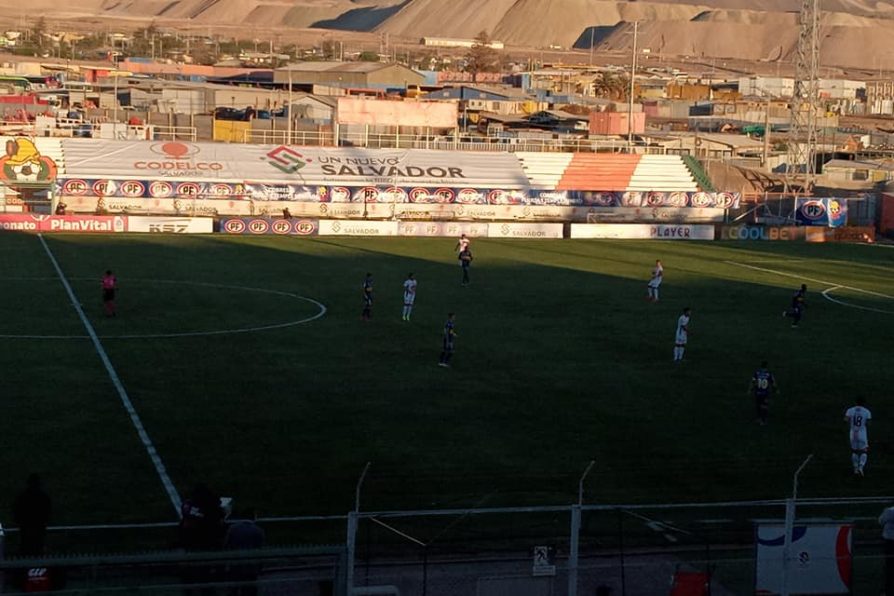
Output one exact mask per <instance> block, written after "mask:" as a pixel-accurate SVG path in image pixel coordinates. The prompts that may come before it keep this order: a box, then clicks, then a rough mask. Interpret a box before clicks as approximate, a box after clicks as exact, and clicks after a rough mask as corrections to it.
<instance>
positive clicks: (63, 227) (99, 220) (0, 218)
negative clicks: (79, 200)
mask: <svg viewBox="0 0 894 596" xmlns="http://www.w3.org/2000/svg"><path fill="white" fill-rule="evenodd" d="M0 230H6V231H16V232H80V233H104V234H107V233H111V232H115V233H117V232H126V231H127V217H124V216H121V215H30V214H26V213H0Z"/></svg>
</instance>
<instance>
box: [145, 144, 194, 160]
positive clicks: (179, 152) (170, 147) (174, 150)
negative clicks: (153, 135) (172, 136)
mask: <svg viewBox="0 0 894 596" xmlns="http://www.w3.org/2000/svg"><path fill="white" fill-rule="evenodd" d="M149 150H150V151H152V153H156V154H158V155H163V156H165V157H169V158H171V159H178V160H182V159H183V158H185V157H192V156H193V155H195V154H197V153H198V152H199V151H200V149H199V147H198V145H192V144H190V143H181V142H180V141H170V142H167V143H155V144H153V145H150V146H149Z"/></svg>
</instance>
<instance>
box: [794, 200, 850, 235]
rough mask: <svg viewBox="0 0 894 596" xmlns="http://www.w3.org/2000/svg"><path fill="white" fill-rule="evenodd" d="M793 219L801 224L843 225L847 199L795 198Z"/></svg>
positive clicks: (834, 226)
mask: <svg viewBox="0 0 894 596" xmlns="http://www.w3.org/2000/svg"><path fill="white" fill-rule="evenodd" d="M795 219H796V220H797V222H798V223H799V224H801V225H803V226H828V227H832V228H837V227H839V226H843V225H845V224H847V199H836V198H801V199H796V201H795Z"/></svg>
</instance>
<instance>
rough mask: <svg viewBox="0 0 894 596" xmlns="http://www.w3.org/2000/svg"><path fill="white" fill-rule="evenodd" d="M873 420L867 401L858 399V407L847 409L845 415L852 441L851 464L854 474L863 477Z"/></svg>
mask: <svg viewBox="0 0 894 596" xmlns="http://www.w3.org/2000/svg"><path fill="white" fill-rule="evenodd" d="M870 420H872V412H870V411H869V409H868V408H867V407H866V400H864V399H863V398H862V397H858V398H857V405H856V406H852V407H850V408H848V409H847V411H846V412H845V413H844V421H845V422H847V423H848V425H850V439H851V464H852V465H853V467H854V474H856V475H858V476H862V475H863V468H864V467H866V459H867V457H868V452H869V434H868V432H867V427H868V426H869V421H870Z"/></svg>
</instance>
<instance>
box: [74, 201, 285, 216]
mask: <svg viewBox="0 0 894 596" xmlns="http://www.w3.org/2000/svg"><path fill="white" fill-rule="evenodd" d="M60 200H61V201H62V202H63V203H65V208H66V210H67V211H68V212H79V213H95V212H96V211H105V212H109V213H124V214H130V215H134V214H136V215H140V214H146V215H179V216H190V217H196V216H215V215H251V214H253V213H258V212H259V211H258V210H260V209H262V208H267V207H266V206H261V205H258V204H257V203H253V202H251V201H239V200H236V201H223V200H210V199H207V200H206V199H179V198H178V199H127V198H121V197H86V196H85V197H60ZM283 206H284V205H283V204H278V205H276V206H275V207H270V209H272V210H273V212H275V213H277V214H281V212H282V207H283Z"/></svg>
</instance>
